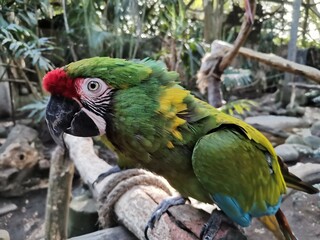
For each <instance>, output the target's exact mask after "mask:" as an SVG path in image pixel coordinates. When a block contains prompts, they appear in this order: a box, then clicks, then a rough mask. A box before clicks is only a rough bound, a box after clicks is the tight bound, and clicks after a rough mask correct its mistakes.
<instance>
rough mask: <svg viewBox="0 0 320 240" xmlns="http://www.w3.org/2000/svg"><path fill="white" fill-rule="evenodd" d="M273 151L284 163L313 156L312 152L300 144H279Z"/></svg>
mask: <svg viewBox="0 0 320 240" xmlns="http://www.w3.org/2000/svg"><path fill="white" fill-rule="evenodd" d="M275 151H276V153H277V154H278V155H279V156H280V157H282V158H283V160H284V161H285V162H295V161H299V159H300V158H302V157H310V156H313V150H312V149H311V148H310V147H308V146H306V145H302V144H288V143H285V144H281V145H279V146H277V147H275Z"/></svg>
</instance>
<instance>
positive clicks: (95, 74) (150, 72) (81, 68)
mask: <svg viewBox="0 0 320 240" xmlns="http://www.w3.org/2000/svg"><path fill="white" fill-rule="evenodd" d="M65 70H66V72H67V73H68V75H69V76H70V77H72V78H77V77H90V78H100V79H102V80H104V81H106V83H107V84H109V85H110V86H112V87H113V88H116V89H125V88H129V87H132V86H135V85H138V84H140V83H141V82H142V81H143V80H147V79H149V78H153V77H154V78H157V79H158V80H159V81H161V83H162V84H164V85H166V84H168V83H172V82H174V81H176V80H177V78H178V74H177V73H176V72H167V71H166V66H165V65H164V63H162V62H157V61H153V60H147V59H146V60H141V61H126V60H124V59H116V58H108V57H94V58H88V59H83V60H80V61H77V62H73V63H70V64H69V65H67V66H66V67H65Z"/></svg>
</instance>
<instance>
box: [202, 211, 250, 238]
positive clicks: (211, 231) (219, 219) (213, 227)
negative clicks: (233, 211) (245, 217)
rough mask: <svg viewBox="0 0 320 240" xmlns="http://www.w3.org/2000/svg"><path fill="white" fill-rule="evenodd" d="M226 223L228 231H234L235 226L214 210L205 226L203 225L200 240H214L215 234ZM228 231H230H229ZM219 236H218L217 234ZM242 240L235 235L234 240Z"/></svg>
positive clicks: (222, 214) (221, 213)
mask: <svg viewBox="0 0 320 240" xmlns="http://www.w3.org/2000/svg"><path fill="white" fill-rule="evenodd" d="M223 223H226V224H227V225H228V226H229V227H230V229H231V230H232V229H233V228H234V229H236V228H237V227H236V225H235V224H234V223H233V222H232V221H231V220H230V219H229V218H228V217H227V216H226V215H225V214H224V213H223V212H221V211H216V210H214V211H213V212H212V214H211V216H210V218H209V220H208V222H207V223H206V224H204V226H203V228H202V230H201V232H200V239H202V240H213V239H215V237H216V235H217V233H218V232H219V231H220V228H221V225H222V224H223ZM231 230H230V231H231ZM219 235H220V234H219ZM232 239H238V240H243V239H246V238H245V237H244V236H243V235H241V236H240V235H237V236H235V238H232Z"/></svg>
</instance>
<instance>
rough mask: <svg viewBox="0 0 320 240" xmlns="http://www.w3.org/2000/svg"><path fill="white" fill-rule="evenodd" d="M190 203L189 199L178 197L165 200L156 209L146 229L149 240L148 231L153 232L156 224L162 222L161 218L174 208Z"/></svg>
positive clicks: (145, 233)
mask: <svg viewBox="0 0 320 240" xmlns="http://www.w3.org/2000/svg"><path fill="white" fill-rule="evenodd" d="M187 200H188V201H190V200H189V199H188V198H185V197H182V196H176V197H169V198H166V199H164V200H163V201H162V202H161V203H160V204H159V205H158V206H157V208H156V210H154V211H153V213H152V215H151V217H150V219H149V221H148V223H147V225H146V227H145V229H144V236H145V238H146V239H147V240H148V239H149V237H148V229H149V228H150V229H151V230H152V229H153V228H154V227H155V224H156V223H157V222H158V221H159V220H160V218H161V216H162V215H163V214H164V213H165V212H166V211H167V210H168V209H169V208H170V207H172V206H177V205H182V204H185V203H186V201H187Z"/></svg>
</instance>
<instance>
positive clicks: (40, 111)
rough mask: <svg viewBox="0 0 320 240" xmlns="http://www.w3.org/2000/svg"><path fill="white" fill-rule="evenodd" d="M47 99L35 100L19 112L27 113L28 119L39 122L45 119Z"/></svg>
mask: <svg viewBox="0 0 320 240" xmlns="http://www.w3.org/2000/svg"><path fill="white" fill-rule="evenodd" d="M48 102H49V97H48V96H46V97H44V98H43V99H41V100H35V101H33V102H32V103H29V104H27V105H25V106H23V107H22V108H20V109H19V111H21V112H28V113H29V114H28V118H32V119H34V121H35V122H36V123H38V122H41V121H42V120H43V119H44V117H45V111H46V107H47V104H48Z"/></svg>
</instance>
